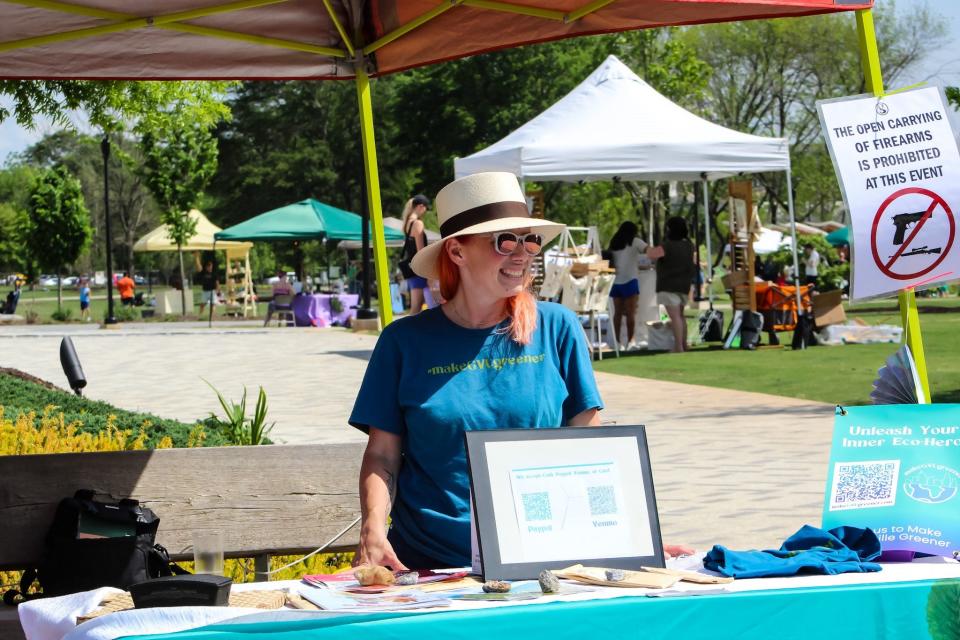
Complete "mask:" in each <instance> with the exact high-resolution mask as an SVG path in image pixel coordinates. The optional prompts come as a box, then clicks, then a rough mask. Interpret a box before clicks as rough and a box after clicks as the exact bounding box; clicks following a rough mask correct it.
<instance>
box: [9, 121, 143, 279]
mask: <svg viewBox="0 0 960 640" xmlns="http://www.w3.org/2000/svg"><path fill="white" fill-rule="evenodd" d="M111 147H112V149H111V153H110V185H109V189H110V215H111V222H112V223H113V225H114V229H118V230H119V231H120V234H117V233H116V232H115V237H113V238H111V239H110V246H111V247H113V248H114V257H115V258H116V264H119V265H125V266H126V267H127V268H129V269H130V270H132V269H133V267H134V260H133V255H134V254H133V245H134V243H135V242H136V239H137V237H138V236H139V235H140V233H142V232H143V231H145V230H146V229H147V228H149V227H150V226H152V225H154V224H155V223H156V221H157V220H158V214H157V211H156V205H155V204H154V202H153V198H152V197H151V195H150V192H149V190H148V189H147V188H146V186H145V185H144V184H143V179H142V178H141V177H140V174H139V173H138V171H137V169H138V168H139V166H140V164H141V162H142V159H141V157H140V149H139V145H138V141H137V140H135V139H132V138H131V137H130V136H129V135H125V134H123V133H116V134H114V135H113V136H112V137H111ZM14 161H15V164H14V167H29V166H40V167H53V166H56V165H64V166H66V167H67V168H68V169H69V170H70V172H71V173H72V174H73V175H75V176H76V177H77V178H78V179H79V180H80V184H81V186H82V188H83V195H84V199H85V201H86V202H87V203H89V204H88V207H89V209H90V217H91V220H92V227H93V238H94V240H93V242H94V244H93V246H92V250H91V251H90V254H89V256H88V258H87V259H88V260H91V264H90V265H88V266H90V267H92V266H93V265H94V264H102V260H103V257H104V251H105V248H104V244H105V243H103V242H100V241H99V239H101V238H102V237H103V234H104V233H105V230H104V224H103V222H104V211H103V156H102V155H101V152H100V141H99V140H98V139H97V138H95V137H93V136H90V135H86V134H81V133H78V132H76V131H72V130H69V129H64V130H61V131H57V132H54V133H51V134H48V135H46V136H44V137H43V138H41V139H40V140H39V141H38V142H36V143H35V144H33V145H31V146H30V147H28V148H27V149H26V150H24V151H23V152H22V153H20V154H19V155H18V156H16V157H15V159H14ZM2 199H3V198H2V197H0V201H2ZM118 235H119V238H118V237H117V236H118Z"/></svg>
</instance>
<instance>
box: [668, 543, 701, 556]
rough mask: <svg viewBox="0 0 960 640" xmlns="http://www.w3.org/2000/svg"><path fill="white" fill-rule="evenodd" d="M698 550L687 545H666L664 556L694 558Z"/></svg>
mask: <svg viewBox="0 0 960 640" xmlns="http://www.w3.org/2000/svg"><path fill="white" fill-rule="evenodd" d="M696 552H697V551H696V549H694V548H693V547H688V546H687V545H685V544H665V545H663V554H664V555H665V556H666V557H667V558H678V557H680V556H692V555H693V554H694V553H696Z"/></svg>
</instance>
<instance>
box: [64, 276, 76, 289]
mask: <svg viewBox="0 0 960 640" xmlns="http://www.w3.org/2000/svg"><path fill="white" fill-rule="evenodd" d="M79 281H80V278H79V277H78V276H66V277H65V278H64V279H63V286H65V287H75V286H77V283H78V282H79Z"/></svg>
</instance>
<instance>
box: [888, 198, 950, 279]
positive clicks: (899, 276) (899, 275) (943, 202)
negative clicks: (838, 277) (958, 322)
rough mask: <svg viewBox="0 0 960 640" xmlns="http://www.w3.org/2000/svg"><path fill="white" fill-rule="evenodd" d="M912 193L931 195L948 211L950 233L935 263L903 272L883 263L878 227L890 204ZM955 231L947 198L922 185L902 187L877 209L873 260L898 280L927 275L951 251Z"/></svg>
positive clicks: (889, 275)
mask: <svg viewBox="0 0 960 640" xmlns="http://www.w3.org/2000/svg"><path fill="white" fill-rule="evenodd" d="M910 193H917V194H920V195H925V196H927V197H929V198H930V199H931V200H933V201H934V202H935V203H937V204H938V205H940V206H941V207H943V210H944V211H946V213H947V220H948V221H949V222H950V235H949V237H948V238H947V244H946V245H945V246H944V249H945V250H944V252H943V253H941V254H940V257H939V258H937V259H936V260H934V262H933V264H931V265H930V266H929V267H927V268H926V269H923V270H922V271H918V272H917V273H909V274H903V273H896V272H894V271H892V270H890V269H888V268H887V266H886V265H885V264H884V263H883V260H881V259H880V253H879V251H877V228H878V227H879V226H880V219H881V218H882V217H883V214H884V213H885V212H886V210H887V207H888V206H890V204H891V203H892V202H893V201H894V200H896V199H897V198H899V197H900V196H905V195H907V194H910ZM955 233H956V223H955V222H954V220H953V212H952V211H951V210H950V207H949V206H947V202H946V200H944V199H943V198H941V197H940V196H938V195H937V194H936V193H934V192H933V191H930V190H929V189H924V188H922V187H907V188H906V189H900V190H899V191H895V192H894V193H892V194H890V196H889V197H888V198H887V199H886V200H884V201H883V204H881V205H880V209H879V210H877V215H876V217H874V219H873V228H872V229H871V231H870V249H871V251H872V252H873V261H874V262H875V263H877V268H878V269H880V271H881V272H883V274H884V275H886V276H888V277H890V278H894V279H896V280H913V279H914V278H919V277H920V276H922V275H926V274H928V273H930V272H931V271H933V270H934V269H936V268H937V265H939V264H940V263H941V262H943V261H944V259H946V257H947V254H948V253H950V248H951V247H952V246H953V237H954V235H955Z"/></svg>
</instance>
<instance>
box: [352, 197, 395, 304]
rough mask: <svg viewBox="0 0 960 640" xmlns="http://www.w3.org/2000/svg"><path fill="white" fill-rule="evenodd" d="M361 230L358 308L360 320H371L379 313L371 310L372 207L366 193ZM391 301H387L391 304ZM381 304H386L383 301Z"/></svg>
mask: <svg viewBox="0 0 960 640" xmlns="http://www.w3.org/2000/svg"><path fill="white" fill-rule="evenodd" d="M360 211H361V213H362V216H361V218H362V219H361V222H360V224H361V230H360V240H361V242H360V246H361V249H360V255H361V262H362V264H363V285H362V286H363V292H362V294H363V295H362V296H361V298H360V306H359V307H358V308H357V319H358V320H370V319H372V318H376V317H377V312H376V311H374V310H373V309H372V308H370V207H369V205H368V204H367V197H366V193H364V197H363V208H362V209H361V210H360ZM389 302H390V301H389V300H387V301H386V303H387V304H389ZM380 304H384V301H383V300H381V301H380Z"/></svg>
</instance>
